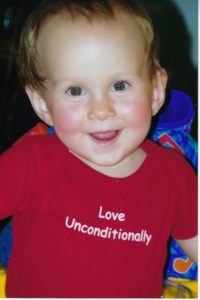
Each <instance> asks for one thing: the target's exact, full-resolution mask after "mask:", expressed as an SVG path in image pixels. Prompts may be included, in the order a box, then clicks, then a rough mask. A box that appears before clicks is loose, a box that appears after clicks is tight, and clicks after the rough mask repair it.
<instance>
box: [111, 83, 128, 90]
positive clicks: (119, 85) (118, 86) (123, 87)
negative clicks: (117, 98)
mask: <svg viewBox="0 0 200 300" xmlns="http://www.w3.org/2000/svg"><path fill="white" fill-rule="evenodd" d="M128 87H129V84H128V83H127V82H126V81H117V82H115V83H114V84H113V85H112V89H111V90H112V92H121V91H124V90H127V89H128Z"/></svg>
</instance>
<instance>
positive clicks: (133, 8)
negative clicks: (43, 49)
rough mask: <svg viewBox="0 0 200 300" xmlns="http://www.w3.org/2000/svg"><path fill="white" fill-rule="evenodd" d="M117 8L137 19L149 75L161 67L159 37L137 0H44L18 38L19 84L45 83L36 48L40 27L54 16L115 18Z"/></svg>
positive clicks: (74, 18) (31, 15)
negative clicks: (142, 38) (145, 52)
mask: <svg viewBox="0 0 200 300" xmlns="http://www.w3.org/2000/svg"><path fill="white" fill-rule="evenodd" d="M117 12H125V13H127V14H129V15H133V17H134V18H135V19H136V20H137V22H138V24H139V26H140V28H141V30H142V33H143V37H144V42H145V48H146V51H147V58H148V67H149V74H150V76H151V78H152V77H153V76H154V75H155V73H156V70H157V69H159V68H160V65H159V60H158V39H157V38H156V35H155V32H154V29H153V24H152V21H151V19H150V17H149V15H148V13H147V11H146V10H145V9H144V7H142V6H141V5H140V4H139V3H138V2H137V0H46V1H43V2H42V3H41V4H40V5H39V6H38V7H37V9H36V10H34V11H33V12H32V13H31V14H30V15H29V17H28V18H27V20H26V22H25V24H24V27H23V29H22V32H21V35H20V38H19V47H18V55H17V64H18V70H19V76H20V79H21V82H22V85H23V86H25V85H27V84H31V85H32V86H33V87H34V88H36V87H37V88H38V87H44V82H45V79H46V78H45V75H44V74H43V73H42V66H41V62H40V59H39V53H38V49H37V41H38V37H39V35H40V32H41V29H42V28H43V26H44V25H45V23H46V22H48V21H49V20H50V19H52V18H54V17H56V16H64V17H66V16H68V19H69V18H71V19H72V20H76V19H78V18H81V17H84V18H86V20H87V21H88V22H91V23H92V22H95V20H99V19H100V20H105V21H106V20H115V17H116V13H117Z"/></svg>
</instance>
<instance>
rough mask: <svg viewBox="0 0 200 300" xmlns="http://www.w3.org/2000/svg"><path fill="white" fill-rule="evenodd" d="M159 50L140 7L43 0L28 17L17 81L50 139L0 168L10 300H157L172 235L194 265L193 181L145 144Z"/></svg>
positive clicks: (154, 108)
mask: <svg viewBox="0 0 200 300" xmlns="http://www.w3.org/2000/svg"><path fill="white" fill-rule="evenodd" d="M156 49H157V46H156V39H155V34H154V31H153V27H152V24H151V21H150V19H149V17H148V15H147V13H146V12H145V11H144V9H143V8H142V7H140V5H139V4H138V3H137V2H136V1H135V0H105V1H99V0H88V1H87V0H85V1H83V0H63V1H62V0H55V1H45V2H44V3H42V4H41V5H40V6H39V7H38V8H37V10H36V11H35V12H33V13H32V14H31V15H30V16H29V18H28V20H27V22H26V24H25V25H24V28H23V31H22V34H21V37H20V43H19V57H18V63H19V66H20V72H21V78H22V81H23V84H24V87H25V90H26V93H27V95H28V97H29V99H30V102H31V104H32V106H33V109H34V110H35V112H36V114H37V115H38V116H39V117H40V118H41V120H43V121H44V122H45V123H46V124H48V125H50V126H53V127H54V130H55V134H54V135H43V136H35V137H30V138H27V139H26V140H25V141H23V142H21V143H19V144H16V145H15V146H13V147H12V148H11V149H9V150H8V151H6V152H5V153H4V154H3V155H2V156H1V158H0V170H1V172H0V218H1V219H3V218H6V217H8V216H13V221H12V222H13V236H14V241H13V250H12V253H11V259H10V263H9V266H8V271H7V284H6V293H7V296H8V297H31V298H34V297H39V298H44V297H54V298H58V297H64V298H85V297H87V298H90V297H92V298H105V297H106V298H113V297H116V298H127V297H129V298H152V297H160V296H161V293H162V280H163V268H164V265H165V260H166V255H167V243H168V239H169V237H170V236H172V237H173V238H175V239H176V241H177V242H178V243H179V245H181V247H182V248H183V250H184V251H186V253H187V254H188V255H189V256H190V258H192V259H193V260H194V261H195V260H196V256H197V254H196V253H197V246H196V244H197V238H196V235H197V197H196V192H197V188H196V176H195V174H194V172H193V170H192V168H191V167H190V166H189V165H188V164H187V162H186V161H185V159H184V158H183V157H182V156H181V155H180V154H178V153H176V152H175V151H174V150H170V149H166V148H162V147H161V146H158V145H156V144H155V143H153V142H151V141H149V140H147V139H146V137H147V134H148V132H149V129H150V125H151V119H152V116H154V115H156V114H157V113H158V111H159V109H160V108H161V106H162V105H163V102H164V99H165V87H166V83H167V73H166V71H165V70H164V69H163V68H161V67H160V65H159V62H158V58H157V51H156Z"/></svg>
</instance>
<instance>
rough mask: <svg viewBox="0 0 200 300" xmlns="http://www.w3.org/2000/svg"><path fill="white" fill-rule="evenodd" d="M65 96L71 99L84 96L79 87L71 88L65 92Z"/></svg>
mask: <svg viewBox="0 0 200 300" xmlns="http://www.w3.org/2000/svg"><path fill="white" fill-rule="evenodd" d="M67 94H69V95H70V96H73V97H78V96H83V95H85V91H84V90H83V89H82V88H81V87H80V86H72V87H70V88H69V89H68V90H67Z"/></svg>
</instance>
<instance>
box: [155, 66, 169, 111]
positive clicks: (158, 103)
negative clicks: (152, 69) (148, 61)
mask: <svg viewBox="0 0 200 300" xmlns="http://www.w3.org/2000/svg"><path fill="white" fill-rule="evenodd" d="M167 79H168V77H167V72H166V71H165V69H159V70H158V71H157V72H156V75H155V77H154V78H153V99H152V116H154V115H156V114H157V112H158V111H159V110H160V108H161V107H162V105H163V104H164V101H165V90H166V85H167Z"/></svg>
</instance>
